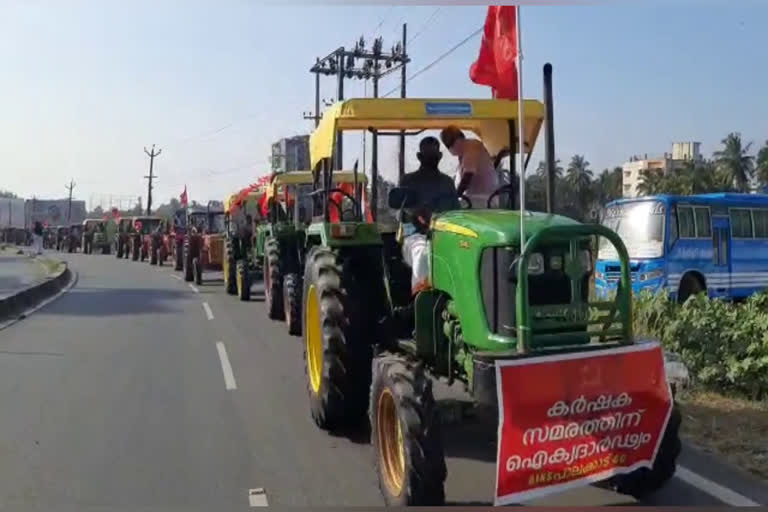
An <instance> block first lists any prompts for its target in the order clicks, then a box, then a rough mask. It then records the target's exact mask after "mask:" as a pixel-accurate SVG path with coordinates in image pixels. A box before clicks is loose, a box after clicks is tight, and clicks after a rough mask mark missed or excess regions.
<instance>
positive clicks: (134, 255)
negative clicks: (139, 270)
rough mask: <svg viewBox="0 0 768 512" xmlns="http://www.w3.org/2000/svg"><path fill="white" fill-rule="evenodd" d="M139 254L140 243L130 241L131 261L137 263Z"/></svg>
mask: <svg viewBox="0 0 768 512" xmlns="http://www.w3.org/2000/svg"><path fill="white" fill-rule="evenodd" d="M140 253H141V242H137V241H136V240H135V239H133V240H131V260H133V261H139V254H140Z"/></svg>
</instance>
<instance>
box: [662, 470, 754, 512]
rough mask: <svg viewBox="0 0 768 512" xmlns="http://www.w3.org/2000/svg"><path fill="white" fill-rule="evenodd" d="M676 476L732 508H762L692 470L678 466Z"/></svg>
mask: <svg viewBox="0 0 768 512" xmlns="http://www.w3.org/2000/svg"><path fill="white" fill-rule="evenodd" d="M675 476H676V477H677V478H679V479H680V480H682V481H683V482H685V483H687V484H689V485H692V486H694V487H696V488H697V489H699V490H700V491H704V492H705V493H707V494H709V495H710V496H713V497H715V498H717V499H719V500H720V501H722V502H723V503H725V504H727V505H731V506H732V507H759V506H760V504H759V503H757V502H755V501H752V500H751V499H749V498H747V497H746V496H743V495H741V494H739V493H737V492H736V491H732V490H730V489H728V488H727V487H723V486H722V485H720V484H718V483H715V482H713V481H712V480H709V479H708V478H704V477H703V476H701V475H699V474H696V473H694V472H693V471H691V470H690V469H687V468H684V467H683V466H677V471H675Z"/></svg>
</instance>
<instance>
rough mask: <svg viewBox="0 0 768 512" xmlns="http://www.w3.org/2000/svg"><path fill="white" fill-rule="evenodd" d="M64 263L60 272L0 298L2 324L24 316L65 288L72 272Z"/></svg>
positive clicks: (0, 322) (0, 321)
mask: <svg viewBox="0 0 768 512" xmlns="http://www.w3.org/2000/svg"><path fill="white" fill-rule="evenodd" d="M63 265H64V269H63V270H62V271H60V272H59V273H57V274H54V275H52V276H50V277H48V278H46V279H45V280H44V281H41V282H39V283H35V284H33V285H32V286H28V287H27V288H25V289H23V290H21V291H19V292H17V293H15V294H13V295H10V296H8V297H5V298H4V299H0V326H2V325H4V324H5V323H7V322H8V321H10V320H13V319H16V318H19V317H24V316H25V315H26V313H27V311H29V310H30V309H32V308H34V307H35V306H37V305H38V304H40V303H41V302H43V301H44V300H46V299H48V298H50V297H53V296H54V295H56V294H57V293H59V292H60V291H61V290H62V289H63V288H65V287H66V286H67V284H69V282H70V280H71V279H72V272H71V271H70V270H69V267H68V266H67V264H66V263H63Z"/></svg>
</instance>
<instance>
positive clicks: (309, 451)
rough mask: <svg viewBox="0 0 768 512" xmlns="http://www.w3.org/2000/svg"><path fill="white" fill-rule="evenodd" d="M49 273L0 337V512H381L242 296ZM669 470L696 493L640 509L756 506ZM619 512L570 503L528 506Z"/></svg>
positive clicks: (118, 267)
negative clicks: (312, 511)
mask: <svg viewBox="0 0 768 512" xmlns="http://www.w3.org/2000/svg"><path fill="white" fill-rule="evenodd" d="M64 258H65V259H67V260H68V262H69V264H70V268H72V269H73V270H75V271H77V273H78V281H77V283H76V285H75V286H73V287H72V289H71V290H69V291H68V292H67V293H65V294H64V295H62V296H61V297H60V298H58V299H57V300H55V301H54V302H52V303H50V304H49V305H47V306H46V307H44V308H42V309H41V310H39V311H38V312H37V313H35V314H33V315H31V316H30V317H28V318H26V319H25V320H24V321H22V322H19V323H17V324H16V325H14V326H11V327H9V328H7V329H4V330H2V331H0V404H2V416H1V418H2V419H0V454H1V455H2V456H0V507H3V506H19V507H21V506H24V507H32V506H34V507H39V508H47V509H51V510H59V509H62V508H63V507H71V508H76V509H88V508H96V507H99V509H100V510H101V509H102V507H103V508H105V509H109V510H136V509H138V508H142V509H144V510H161V509H162V510H176V509H178V510H182V509H183V510H246V509H248V508H249V507H250V506H255V505H263V504H264V503H266V502H268V503H269V504H270V505H286V506H308V505H314V506H323V505H326V506H329V505H339V506H341V505H356V506H378V505H381V504H382V499H381V496H380V494H379V490H378V487H377V482H376V475H375V473H374V470H373V465H372V449H371V447H370V445H369V444H368V443H367V440H366V439H365V436H364V435H363V434H361V433H355V432H352V433H350V434H349V435H346V436H337V437H334V436H329V435H328V434H326V433H324V432H322V431H320V430H318V429H317V428H316V427H315V426H314V424H313V423H312V420H311V419H310V417H309V412H308V406H307V397H306V391H305V377H304V371H303V361H302V354H301V347H300V343H299V339H298V338H295V337H290V336H288V335H287V333H286V330H285V328H284V326H283V325H282V324H279V323H275V322H271V321H269V320H268V319H267V317H266V313H265V310H264V307H263V304H262V303H261V300H262V299H260V297H261V295H260V294H259V293H258V288H257V287H254V291H255V296H254V298H253V300H252V301H251V302H247V303H241V302H239V301H237V300H236V299H235V298H233V297H230V296H227V295H226V294H224V292H223V286H222V284H221V281H220V280H218V279H216V278H220V274H206V275H205V277H206V278H207V279H214V280H213V281H208V282H206V283H204V284H203V285H202V286H200V287H192V286H189V285H188V284H187V283H184V282H183V281H181V280H180V279H179V273H176V272H173V271H172V269H170V268H168V267H163V268H162V269H157V268H153V267H150V266H149V265H148V264H146V263H139V262H131V261H122V260H117V259H115V258H114V257H108V256H97V255H81V254H76V255H64ZM466 428H468V427H458V426H453V427H451V426H449V427H448V428H447V429H446V432H445V438H446V452H447V456H448V458H447V464H448V471H449V476H448V481H447V483H446V491H447V500H448V502H449V503H452V504H488V503H490V501H491V497H492V495H493V485H494V477H493V475H494V464H495V462H494V456H495V453H494V452H495V436H494V435H493V432H492V431H491V432H490V434H488V435H485V434H484V437H481V440H482V442H481V443H479V445H478V444H476V445H474V446H473V445H469V444H468V443H467V442H466V439H467V438H468V437H469V435H466V434H467V432H466V430H461V429H466ZM682 463H683V464H684V465H686V468H688V469H689V470H690V471H691V474H693V475H695V476H697V477H700V478H703V479H704V480H703V481H702V480H696V478H690V475H689V474H688V473H685V474H684V476H685V477H686V480H688V481H689V482H693V484H694V485H692V484H690V483H686V482H685V481H683V480H681V479H678V478H676V479H674V480H673V481H672V482H670V484H669V485H668V486H667V487H666V488H665V489H663V490H662V491H661V492H660V493H658V494H657V495H656V496H654V497H653V499H652V500H650V501H648V502H647V503H645V504H649V505H699V506H701V505H718V504H721V503H722V501H721V499H723V500H725V501H727V502H732V501H733V500H738V499H740V498H744V499H745V500H748V501H749V500H754V501H755V502H759V503H768V493H766V491H765V487H764V486H763V485H762V484H761V483H759V482H755V481H753V480H750V479H749V478H748V477H746V476H744V475H741V474H740V473H739V472H738V471H736V472H734V471H732V470H731V469H730V468H726V467H724V466H721V465H719V464H717V463H715V462H713V461H712V459H711V458H708V457H706V456H701V455H700V454H695V453H688V452H687V451H686V452H684V454H683V456H682ZM702 482H703V483H702ZM714 482H718V483H719V485H722V486H723V487H722V488H720V487H718V485H717V484H715V483H714ZM710 484H711V485H710ZM713 486H714V487H713ZM253 489H263V490H264V494H261V493H256V494H253V496H250V495H249V493H250V492H251V490H253ZM723 489H725V491H731V492H733V494H732V495H728V494H727V493H726V494H723V492H724V491H723ZM716 496H719V497H720V499H718V498H717V497H716ZM734 496H735V497H734ZM632 502H633V500H632V499H631V498H628V497H626V496H621V495H617V494H615V493H613V492H611V491H608V490H605V489H601V488H597V487H585V488H582V489H579V490H577V491H572V492H567V493H564V494H559V495H556V496H551V497H548V498H547V499H542V500H538V501H536V502H535V504H543V505H553V506H556V505H608V504H631V503H632ZM737 503H738V501H737Z"/></svg>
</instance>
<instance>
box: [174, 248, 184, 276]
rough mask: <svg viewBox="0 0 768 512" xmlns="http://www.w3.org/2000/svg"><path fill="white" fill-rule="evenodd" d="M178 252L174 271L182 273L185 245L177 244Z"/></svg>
mask: <svg viewBox="0 0 768 512" xmlns="http://www.w3.org/2000/svg"><path fill="white" fill-rule="evenodd" d="M174 243H175V244H176V250H175V251H174V253H173V255H174V262H173V270H175V271H177V272H178V271H180V270H184V244H183V243H176V242H174Z"/></svg>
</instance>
